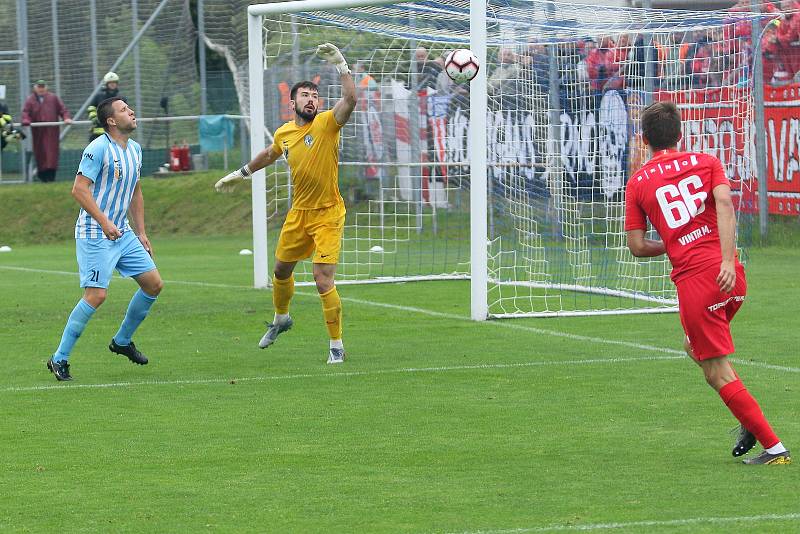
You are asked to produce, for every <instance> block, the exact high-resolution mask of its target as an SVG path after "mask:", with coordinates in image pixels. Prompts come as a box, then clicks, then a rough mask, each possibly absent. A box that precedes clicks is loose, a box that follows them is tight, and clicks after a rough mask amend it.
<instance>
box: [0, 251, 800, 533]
mask: <svg viewBox="0 0 800 534" xmlns="http://www.w3.org/2000/svg"><path fill="white" fill-rule="evenodd" d="M153 244H154V246H155V248H156V253H157V257H156V260H157V263H158V265H159V269H160V271H161V273H162V275H163V277H164V278H165V279H166V280H167V283H166V287H165V290H164V292H163V294H162V296H161V297H160V298H159V301H158V302H157V303H156V305H155V306H154V308H153V311H152V313H151V315H150V316H149V317H148V319H147V320H146V322H145V323H144V324H143V326H142V327H141V329H140V331H139V332H137V334H136V336H135V340H136V342H137V345H138V346H139V347H140V348H141V349H142V350H143V351H144V352H145V353H146V354H147V355H148V356H149V357H150V358H151V364H150V365H148V366H146V367H137V366H133V365H132V364H130V363H128V362H127V360H125V359H124V358H122V357H120V356H117V355H113V354H111V353H110V352H109V351H108V349H107V348H106V345H107V344H108V341H109V339H110V338H111V336H112V335H113V334H114V332H115V331H116V328H117V326H118V323H119V321H120V320H121V318H122V315H123V314H124V311H125V307H126V306H127V302H128V299H129V298H130V296H131V295H132V293H133V292H134V289H135V284H134V283H133V282H131V281H130V280H121V279H114V280H113V282H112V285H111V288H110V292H109V298H108V300H107V301H106V303H105V304H104V305H103V307H102V308H100V310H99V311H98V313H97V314H96V315H95V317H94V318H93V319H92V321H91V323H90V324H89V326H88V328H87V329H86V331H85V333H84V335H83V337H82V338H81V339H80V340H79V342H78V344H77V346H76V348H75V351H74V352H73V356H72V358H71V362H72V372H73V375H74V376H75V377H76V380H75V381H74V382H73V383H69V384H58V383H56V382H55V380H54V379H53V377H52V375H50V374H49V373H48V372H47V370H46V369H45V361H46V359H47V357H48V356H49V354H50V353H51V352H52V351H53V350H54V348H55V346H56V344H57V343H58V339H59V337H60V335H61V330H62V329H63V325H64V321H65V319H66V316H67V314H68V313H69V311H70V310H71V309H72V307H73V306H74V304H75V302H76V301H77V299H78V298H80V294H81V291H80V289H79V288H78V287H77V276H75V275H74V274H69V273H74V271H75V269H76V267H75V260H74V247H73V244H72V243H70V242H57V243H53V244H38V245H27V246H26V245H23V246H19V247H15V250H14V252H12V253H9V254H3V255H0V295H2V313H0V348H1V350H2V354H3V362H4V364H5V368H4V371H5V378H4V380H3V385H2V386H1V387H0V402H2V406H3V425H2V438H0V457H1V458H2V460H0V462H2V467H3V472H4V476H3V486H4V489H3V499H1V500H0V530H2V531H21V532H26V531H30V532H42V531H54V530H68V531H77V532H110V531H113V532H183V531H219V532H264V531H271V532H288V531H304V532H361V531H369V532H400V531H403V532H462V531H468V532H473V531H482V530H483V531H498V530H503V529H531V531H533V532H536V531H537V530H539V531H540V530H541V529H542V528H546V527H554V528H555V529H556V530H568V529H567V527H568V526H569V525H573V526H576V527H580V526H581V525H583V526H587V525H588V526H590V527H591V528H590V530H605V529H606V528H601V527H603V525H611V524H616V525H617V527H618V528H616V529H615V531H622V532H725V531H730V530H731V529H733V528H749V529H753V530H757V531H764V532H766V531H773V532H778V531H780V532H789V531H800V507H798V506H797V502H796V501H797V499H796V495H795V490H796V479H797V476H796V467H795V466H789V467H788V468H752V467H746V466H743V465H741V464H740V463H739V461H737V460H735V459H733V458H732V457H731V456H730V447H731V446H732V442H733V437H732V436H730V435H729V434H728V433H727V431H728V430H729V429H730V428H731V427H733V426H734V425H735V421H734V419H733V418H732V416H730V415H729V413H728V412H727V410H726V409H725V408H724V406H723V405H722V403H721V402H720V401H719V399H718V397H717V396H716V394H715V393H714V392H713V391H712V390H711V389H710V388H708V387H707V386H706V385H705V384H704V383H703V380H702V376H701V374H700V372H699V370H698V369H697V368H696V367H695V366H694V365H693V364H691V363H689V362H688V361H687V360H686V359H685V358H684V357H681V356H680V355H679V354H678V352H677V351H678V350H679V349H680V339H681V333H680V326H679V322H678V317H677V316H676V315H657V316H621V317H594V318H571V319H544V320H530V319H520V320H513V321H491V322H488V323H483V324H476V323H473V322H470V321H468V320H467V317H468V315H469V313H468V307H469V289H468V285H467V284H466V283H463V282H425V283H413V284H412V283H408V284H392V285H372V286H343V287H342V288H340V293H341V294H342V296H343V298H344V299H345V300H344V313H345V342H346V345H347V349H348V361H347V362H346V363H345V364H344V365H343V366H341V367H334V368H331V367H329V366H326V365H325V363H324V362H325V358H326V345H327V342H326V336H325V330H324V325H323V322H322V317H321V310H320V306H319V298H318V297H317V296H316V295H315V293H314V290H313V288H298V293H297V295H296V297H295V299H294V301H293V305H292V315H293V317H294V318H295V323H296V326H295V328H294V329H293V330H292V331H291V332H289V333H287V334H284V335H283V336H282V337H281V338H280V339H279V340H278V342H277V343H276V344H275V345H274V346H273V347H271V348H270V349H268V350H266V351H261V350H259V349H257V348H256V343H257V341H258V339H259V337H260V336H261V334H262V333H263V330H264V329H263V321H264V320H266V319H268V318H269V317H270V315H271V311H270V309H271V304H270V294H269V292H265V291H256V290H252V289H248V287H247V286H249V285H250V283H251V279H252V265H251V262H250V258H248V257H241V256H238V255H237V252H238V250H239V249H240V248H244V247H248V246H249V238H248V237H247V236H246V235H232V236H223V237H161V238H153ZM750 257H751V260H750V265H749V268H748V281H749V284H750V295H749V297H748V301H747V303H746V304H745V306H744V307H743V308H742V311H741V312H740V315H739V316H738V317H737V319H736V321H735V322H734V338H735V340H736V343H737V350H738V352H737V358H738V359H739V360H740V363H739V364H737V369H738V370H739V372H740V374H741V375H742V378H743V380H744V381H745V383H746V384H747V385H748V386H749V388H750V390H751V391H752V392H753V393H754V395H755V396H756V397H757V398H758V400H759V401H760V402H761V404H762V406H763V408H764V410H765V412H766V414H767V416H768V417H769V418H770V420H771V421H772V423H773V424H774V426H775V428H776V430H777V432H778V434H779V435H780V436H781V438H782V439H783V440H784V441H785V443H786V444H787V445H788V446H789V447H790V448H791V447H792V446H794V447H795V448H797V447H800V445H798V444H800V423H799V422H798V421H800V417H798V416H799V415H800V413H798V411H799V410H798V407H797V406H798V405H797V402H796V395H797V391H798V376H800V375H799V374H798V370H800V369H798V367H800V365H799V364H800V362H799V361H798V357H797V350H796V339H797V337H796V336H797V334H796V332H797V331H798V319H797V317H798V315H797V312H796V309H795V308H796V306H795V303H796V302H797V301H798V299H799V298H800V282H798V281H797V278H796V277H795V276H794V271H795V269H796V265H797V264H798V261H800V252H798V251H797V250H796V249H794V248H788V247H787V248H760V249H754V250H752V251H751V255H750ZM19 269H34V270H19ZM37 270H41V271H47V272H39V271H37ZM52 271H58V272H52ZM59 272H61V273H66V274H60V273H59ZM204 283H205V284H207V285H203V284H204ZM377 304H384V305H388V306H389V307H386V306H379V305H377ZM414 308H421V309H423V310H427V311H429V312H430V313H428V312H423V311H414ZM616 341H619V342H622V343H614V342H616ZM637 345H648V346H651V347H652V348H647V347H642V346H637ZM659 348H663V349H665V350H659ZM765 363H766V364H771V365H775V366H782V367H785V369H775V368H767V367H765V366H763V364H765ZM93 385H94V386H93ZM798 450H800V449H798ZM769 514H774V515H775V516H776V517H774V518H773V519H768V518H762V519H760V520H753V519H746V518H748V517H753V516H765V515H769ZM736 518H740V519H736ZM741 518H745V519H741ZM686 520H689V522H688V523H687V522H686ZM650 521H654V522H655V523H648V522H650Z"/></svg>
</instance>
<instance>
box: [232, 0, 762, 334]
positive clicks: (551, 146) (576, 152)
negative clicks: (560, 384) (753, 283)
mask: <svg viewBox="0 0 800 534" xmlns="http://www.w3.org/2000/svg"><path fill="white" fill-rule="evenodd" d="M588 9H589V6H580V5H576V4H572V3H568V2H559V1H555V2H554V1H549V0H527V1H525V2H520V1H516V0H489V1H488V2H487V1H485V0H484V1H481V0H451V1H448V2H446V3H443V2H438V1H430V0H429V1H423V2H403V3H398V2H392V1H387V0H377V1H376V0H372V1H370V0H305V1H290V2H280V3H272V4H259V5H252V6H250V7H249V8H248V11H247V13H248V53H249V56H248V77H249V86H248V87H249V117H250V128H251V156H255V155H256V154H258V153H259V152H260V151H261V150H263V149H264V148H265V146H266V145H267V142H268V140H269V139H270V134H269V133H268V132H269V131H270V130H274V129H275V128H276V127H277V126H279V125H280V124H281V123H282V122H285V121H286V120H290V119H291V116H290V115H287V114H286V113H284V110H285V111H286V112H288V106H287V98H288V96H287V94H288V93H287V91H288V87H290V86H291V85H292V84H293V83H294V82H296V81H300V80H302V79H309V80H314V81H315V82H318V85H319V86H320V96H321V100H322V102H323V104H322V105H323V107H324V108H327V107H330V106H332V105H333V103H334V102H335V100H336V99H337V98H338V95H339V94H340V90H341V87H340V85H339V81H338V76H335V75H331V73H330V72H329V71H330V69H329V68H327V66H326V65H325V64H324V63H323V62H320V61H319V60H317V59H316V58H315V57H314V54H313V49H314V46H315V45H316V44H321V43H322V42H326V41H330V42H333V43H334V44H336V45H337V46H338V47H339V48H340V49H341V50H342V52H343V53H344V55H345V57H346V58H347V60H348V62H349V63H350V66H351V69H352V70H353V75H354V77H355V81H356V84H357V88H358V91H359V104H358V107H357V108H356V111H355V112H354V114H353V116H352V118H351V120H350V122H349V123H348V125H346V126H345V127H344V128H343V129H342V135H341V137H342V144H341V150H340V189H341V190H342V194H343V196H344V197H345V202H346V204H347V209H348V216H347V222H346V225H345V233H344V239H343V251H342V258H341V260H340V264H339V271H338V272H337V284H346V283H375V282H397V281H416V280H425V281H430V280H467V279H469V281H470V285H471V291H470V294H471V298H470V301H471V316H472V318H473V319H474V320H485V319H487V318H504V317H526V316H534V317H535V316H571V315H595V314H624V313H661V312H672V311H676V309H677V300H676V295H675V290H674V287H673V286H672V284H671V283H670V280H669V269H670V266H669V262H668V261H667V260H666V258H663V257H662V258H648V259H641V258H634V257H633V256H632V255H631V254H630V252H629V251H628V250H627V247H626V246H625V232H624V228H623V223H624V185H625V183H626V181H627V178H628V176H629V175H630V174H631V173H632V172H633V171H635V170H636V168H638V166H641V164H642V163H643V162H644V161H645V160H646V158H645V150H644V147H643V146H642V145H641V143H640V142H639V140H638V121H637V117H638V114H639V113H640V112H641V110H642V109H643V108H644V107H645V106H646V105H647V104H649V103H650V102H652V101H653V100H655V99H670V100H674V101H676V102H677V103H678V104H679V107H680V108H681V110H682V113H683V116H684V129H685V130H684V141H683V142H682V146H681V148H684V149H687V150H695V151H703V152H708V153H711V154H713V155H715V156H717V157H719V158H720V159H721V160H722V161H723V163H724V164H725V167H726V171H727V172H728V175H729V177H730V178H731V179H732V180H734V184H735V193H736V198H737V199H739V200H740V201H741V205H742V206H745V205H746V204H747V203H748V202H752V199H753V193H752V191H751V187H750V186H751V183H752V179H753V178H752V171H751V165H750V154H751V153H752V148H751V141H752V135H751V133H752V129H751V120H750V117H751V114H752V90H751V81H750V79H749V74H748V72H749V71H748V68H747V54H748V51H747V50H746V49H745V43H744V41H743V40H742V39H741V37H740V35H741V32H739V31H738V25H741V24H749V21H748V19H747V18H746V17H747V14H739V15H737V16H736V17H730V16H729V15H728V14H725V13H722V12H704V13H695V12H685V13H683V14H678V13H677V12H675V11H659V10H642V9H634V8H607V7H597V6H591V11H587V10H588ZM687 35H690V36H691V37H690V38H687ZM687 47H688V49H691V52H690V53H691V54H692V57H691V58H689V60H688V61H689V63H687V58H686V57H685V56H686V54H687V52H686V50H687ZM455 48H470V49H471V50H472V52H473V53H474V54H475V56H476V57H477V58H478V60H479V62H480V67H481V68H480V69H479V72H478V75H477V77H476V78H475V79H474V80H473V81H472V82H470V83H469V86H468V87H467V86H459V85H457V84H454V83H453V82H452V81H449V79H448V78H446V74H444V73H443V72H442V68H441V67H442V62H441V58H442V57H443V56H444V55H445V54H446V53H447V52H449V51H450V50H453V49H455ZM595 49H599V50H600V53H597V52H596V51H595ZM689 64H691V70H689V67H687V65H689ZM334 72H335V71H334ZM476 110H479V111H480V112H478V111H476ZM291 193H292V191H291V181H290V179H289V174H288V169H287V167H286V165H285V162H279V163H278V164H276V166H274V168H268V169H266V170H265V171H259V172H257V173H255V174H254V175H253V181H252V205H253V249H254V256H253V259H254V284H255V286H256V287H267V286H268V285H269V284H270V278H271V276H270V272H269V264H270V263H271V261H270V260H271V257H272V251H274V244H275V240H276V237H277V232H278V231H279V229H280V225H281V224H282V221H283V217H284V216H285V213H286V211H287V210H288V209H289V207H290V206H291ZM739 220H740V225H744V224H749V220H750V215H749V214H748V213H746V210H744V209H743V210H740V217H739ZM296 279H297V280H298V283H299V284H303V283H309V284H311V283H313V278H312V277H311V269H310V267H309V266H304V265H303V263H301V264H298V269H297V270H296ZM453 283H463V282H453Z"/></svg>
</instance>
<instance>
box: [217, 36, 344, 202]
mask: <svg viewBox="0 0 800 534" xmlns="http://www.w3.org/2000/svg"><path fill="white" fill-rule="evenodd" d="M317 56H319V58H320V59H323V60H325V61H327V62H328V63H330V64H331V65H332V66H333V67H335V68H336V70H337V71H338V72H339V75H340V76H341V84H342V98H341V99H339V101H338V102H336V105H335V106H334V107H333V110H332V111H333V119H334V120H335V122H336V124H335V125H334V124H333V121H330V120H329V119H328V118H326V119H325V120H324V121H323V122H322V123H321V126H320V127H321V128H323V129H325V126H324V125H325V124H330V127H331V128H333V129H332V130H331V131H335V132H337V133H336V135H337V136H338V130H339V128H341V127H342V126H343V125H344V124H345V123H346V122H347V121H348V120H349V119H350V115H351V114H352V113H353V110H354V109H355V107H356V86H355V83H354V82H353V77H352V75H351V74H350V67H348V66H347V61H346V60H345V59H344V56H343V55H342V53H341V52H340V51H339V49H338V48H336V46H334V45H332V44H331V43H325V44H321V45H319V46H318V47H317ZM290 98H291V100H290V101H289V105H290V106H291V107H292V110H293V111H294V121H292V122H289V123H286V124H284V125H283V126H281V127H280V128H278V130H276V132H275V137H276V139H275V142H274V143H273V144H272V145H270V146H269V147H267V148H265V149H264V150H262V151H261V152H259V153H258V155H257V156H256V157H255V158H253V160H252V161H250V162H249V163H248V164H247V165H245V166H244V167H242V168H241V169H237V170H235V171H233V172H232V173H230V174H228V175H227V176H225V177H224V178H222V179H220V180H219V181H218V182H217V183H216V184H215V185H214V187H215V188H216V190H217V191H220V192H223V191H230V190H232V189H233V188H234V187H235V186H236V185H237V184H238V183H239V182H241V181H242V180H247V179H249V178H250V176H251V175H252V174H253V173H254V172H256V171H260V170H261V169H263V168H264V167H266V166H267V165H271V164H272V163H275V161H277V160H278V158H280V157H281V155H285V156H286V157H287V160H290V161H289V163H290V167H291V166H292V164H291V159H294V158H289V153H290V151H291V153H292V154H297V153H298V151H297V150H296V149H291V150H290V147H291V146H292V145H296V143H298V142H300V143H303V142H305V141H306V138H307V139H308V141H309V142H308V147H311V144H312V143H313V142H314V141H313V137H314V136H306V135H305V134H307V133H308V132H305V130H303V132H300V131H299V130H297V129H298V128H299V129H302V128H306V127H307V125H308V124H309V123H311V122H314V119H315V118H316V116H317V114H318V112H319V90H318V88H317V85H316V84H315V83H313V82H310V81H303V82H298V83H296V84H295V85H294V87H292V91H291V94H290ZM295 130H297V132H295ZM280 132H283V134H280ZM291 132H294V133H291ZM284 134H285V135H284ZM299 134H303V135H299ZM279 137H280V138H281V142H280V143H279V142H278V138H279ZM331 146H332V147H333V150H336V147H337V146H338V137H337V139H336V140H335V142H333V144H332V145H331ZM300 152H301V153H303V151H302V149H301V151H300ZM302 159H305V158H303V157H302V156H300V157H299V159H295V164H296V165H299V164H300V160H302ZM332 172H333V173H334V174H336V169H335V162H334V169H333V171H332ZM292 173H293V179H294V173H295V169H292ZM332 178H333V179H334V180H336V179H338V175H332ZM337 195H338V193H337Z"/></svg>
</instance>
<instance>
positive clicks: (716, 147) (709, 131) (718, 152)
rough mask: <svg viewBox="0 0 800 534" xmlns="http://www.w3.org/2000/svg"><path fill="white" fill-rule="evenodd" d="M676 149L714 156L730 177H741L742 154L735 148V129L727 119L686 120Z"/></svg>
mask: <svg viewBox="0 0 800 534" xmlns="http://www.w3.org/2000/svg"><path fill="white" fill-rule="evenodd" d="M682 130H683V132H682V133H683V138H682V139H681V141H680V142H679V143H678V148H679V149H680V150H683V151H686V152H703V153H705V154H709V155H711V156H714V157H715V158H717V159H718V160H720V162H722V166H723V168H724V169H725V174H726V175H727V176H730V177H734V176H743V174H742V172H743V170H744V169H743V166H744V165H745V159H746V158H745V157H744V154H741V153H740V151H739V150H737V148H736V128H735V127H734V124H733V121H732V120H729V119H722V120H720V119H713V118H709V119H705V120H702V121H700V120H686V121H684V122H683V124H682Z"/></svg>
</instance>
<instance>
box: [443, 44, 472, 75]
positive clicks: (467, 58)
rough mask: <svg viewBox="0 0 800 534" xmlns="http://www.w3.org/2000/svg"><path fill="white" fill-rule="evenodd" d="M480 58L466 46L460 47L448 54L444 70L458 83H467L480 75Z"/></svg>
mask: <svg viewBox="0 0 800 534" xmlns="http://www.w3.org/2000/svg"><path fill="white" fill-rule="evenodd" d="M478 68H479V66H478V58H476V57H475V54H473V53H472V52H471V51H469V50H467V49H466V48H459V49H458V50H453V51H452V52H450V53H449V54H447V58H446V59H445V60H444V70H445V72H446V73H447V75H448V76H450V79H451V80H453V81H454V82H456V83H466V82H468V81H470V80H472V79H473V78H474V77H475V76H477V75H478Z"/></svg>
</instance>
